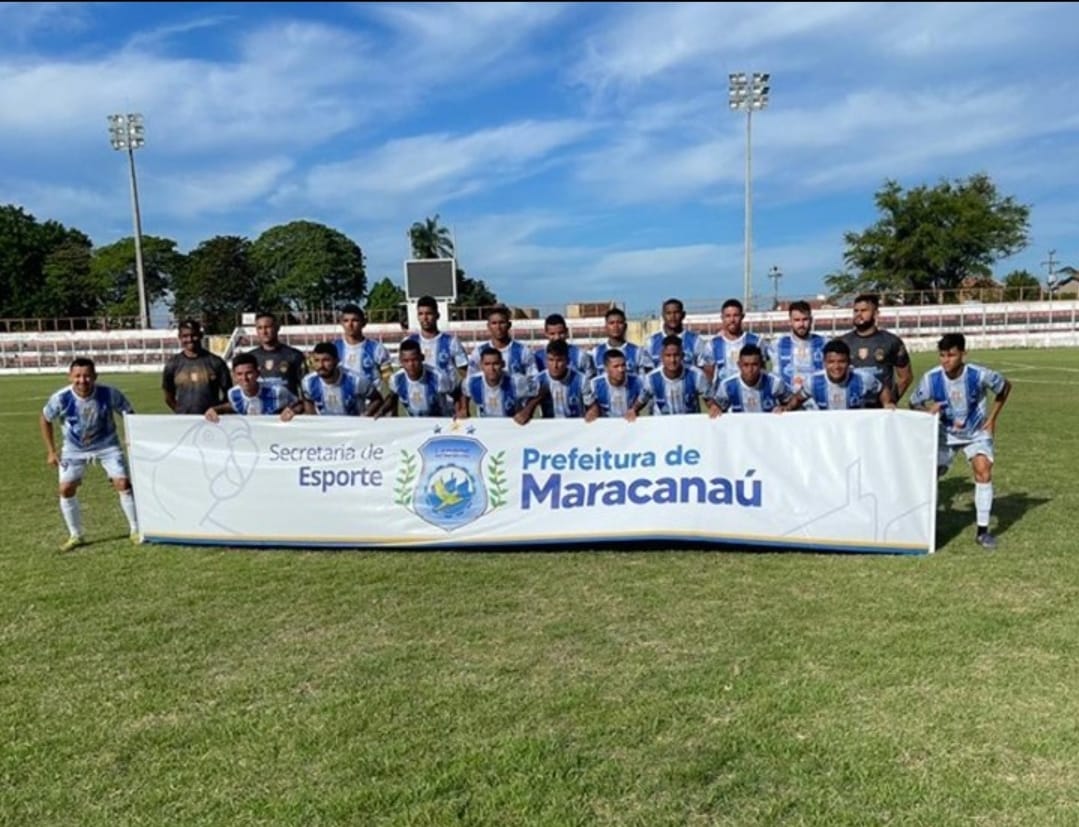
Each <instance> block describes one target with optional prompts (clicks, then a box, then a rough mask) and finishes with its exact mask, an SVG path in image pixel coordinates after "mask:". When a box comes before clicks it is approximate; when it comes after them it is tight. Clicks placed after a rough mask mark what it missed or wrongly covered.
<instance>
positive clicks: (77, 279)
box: [39, 230, 104, 318]
mask: <svg viewBox="0 0 1079 827" xmlns="http://www.w3.org/2000/svg"><path fill="white" fill-rule="evenodd" d="M92 255H93V244H92V243H91V241H90V239H89V238H88V237H87V236H85V235H84V234H83V233H81V232H79V231H78V230H71V231H69V232H68V234H67V238H65V239H64V240H63V241H61V242H60V243H59V244H57V245H56V246H55V247H53V248H52V249H51V250H50V251H49V253H48V255H46V256H45V263H44V265H43V266H42V275H43V276H44V289H43V290H42V291H41V292H40V294H39V295H40V296H41V297H42V298H43V299H44V300H45V302H46V305H45V307H46V308H48V309H45V308H42V309H41V310H40V311H39V313H40V315H50V316H69V317H78V318H86V317H91V316H97V315H100V314H101V310H102V303H101V297H102V294H103V291H104V285H102V284H101V283H100V281H98V280H97V279H95V278H94V276H93V273H92V271H91V266H90V264H91V260H92Z"/></svg>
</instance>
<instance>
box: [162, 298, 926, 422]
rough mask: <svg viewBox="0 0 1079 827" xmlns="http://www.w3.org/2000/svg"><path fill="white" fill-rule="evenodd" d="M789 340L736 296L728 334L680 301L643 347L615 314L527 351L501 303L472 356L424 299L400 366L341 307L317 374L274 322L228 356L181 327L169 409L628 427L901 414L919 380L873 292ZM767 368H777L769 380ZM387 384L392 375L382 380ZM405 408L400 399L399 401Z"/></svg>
mask: <svg viewBox="0 0 1079 827" xmlns="http://www.w3.org/2000/svg"><path fill="white" fill-rule="evenodd" d="M789 313H790V321H791V332H790V333H787V334H784V335H782V336H780V337H778V338H777V339H776V340H775V342H774V343H770V342H768V341H766V340H765V339H763V338H762V337H760V336H759V335H757V334H755V333H752V332H749V331H746V330H745V329H744V328H743V319H744V315H745V314H744V312H743V308H742V305H741V303H740V302H738V301H737V300H736V299H731V300H729V301H727V302H726V303H725V304H724V305H723V309H722V329H721V331H720V332H719V333H718V334H716V335H715V336H714V337H712V338H711V340H706V339H705V338H704V337H703V336H701V335H700V334H698V333H696V332H694V331H691V330H688V329H686V328H685V327H684V319H685V310H684V308H683V305H682V302H681V301H679V300H678V299H669V300H668V301H666V302H665V303H664V305H663V327H662V330H660V331H659V332H657V333H655V334H653V335H652V336H651V337H650V338H649V339H648V341H647V342H646V343H645V344H644V345H638V344H636V343H632V342H627V341H626V338H625V336H626V317H625V314H624V313H623V312H622V311H621V310H619V309H617V308H613V309H611V310H610V311H609V312H608V313H607V315H606V319H605V325H606V333H607V339H606V340H605V341H604V342H602V343H601V344H599V345H597V346H596V347H595V348H593V349H591V350H590V351H589V350H586V349H584V348H582V347H580V346H579V345H576V344H573V343H570V342H569V341H568V338H569V330H568V327H567V325H566V320H565V319H564V318H563V317H562V316H560V315H557V314H556V315H552V316H549V317H547V319H546V320H545V324H544V332H545V335H546V338H547V342H546V344H545V345H544V346H542V347H540V348H538V349H536V350H533V349H531V348H530V347H528V346H527V345H525V344H524V343H522V342H520V341H517V340H515V339H514V338H513V337H512V336H511V335H510V330H511V327H512V320H511V318H510V314H509V312H508V310H506V309H505V308H493V309H492V310H490V311H489V312H488V314H487V328H488V334H489V337H490V338H489V340H488V341H486V342H483V343H481V344H479V345H477V346H476V347H475V348H474V349H473V351H472V354H471V356H469V355H468V354H466V352H465V350H464V348H463V347H462V345H461V343H460V341H459V340H458V339H457V337H456V336H454V335H453V334H451V333H447V332H444V331H441V330H439V328H438V319H439V313H438V305H437V303H436V302H435V301H434V299H431V298H427V297H425V298H423V299H421V300H420V301H419V302H418V304H417V317H418V320H419V325H420V330H419V331H418V332H416V333H412V334H411V335H409V336H408V337H407V338H406V339H405V340H404V341H403V342H402V343H401V345H400V349H399V354H398V360H399V364H400V367H399V369H398V370H396V371H394V372H391V365H390V354H389V352H388V351H387V350H386V348H385V347H384V346H383V345H382V344H381V342H378V341H376V340H373V339H369V338H367V337H365V336H364V334H363V328H364V326H365V324H366V319H365V317H364V314H363V311H362V310H361V309H360V308H359V307H356V306H354V305H353V306H348V307H345V308H344V309H343V311H342V313H341V326H342V333H343V335H342V336H341V337H340V338H338V339H337V340H336V341H334V342H322V343H320V344H318V345H316V346H315V348H314V352H313V355H312V366H313V367H314V370H313V371H311V372H309V373H308V372H307V371H306V368H307V360H306V358H305V357H304V355H303V353H302V352H300V351H299V350H296V349H295V348H292V347H290V346H288V345H286V344H284V343H282V342H281V341H280V340H279V339H278V325H277V322H276V320H275V319H274V317H273V316H271V315H269V314H266V315H260V316H259V317H258V318H257V320H256V334H257V336H258V339H259V345H258V347H256V348H255V349H254V350H252V351H250V352H249V353H245V354H240V355H239V356H237V357H236V358H235V359H234V360H233V368H232V373H231V380H232V383H234V384H233V385H232V387H230V384H232V383H230V375H229V371H228V369H227V368H226V366H225V364H224V362H223V361H222V360H220V359H219V358H218V357H216V356H214V355H213V354H210V353H209V352H208V351H206V350H204V349H203V348H202V347H201V332H200V331H199V329H198V326H197V324H196V323H194V322H185V323H183V324H182V325H181V327H180V342H181V345H182V346H183V348H184V349H183V351H182V352H181V353H178V354H176V355H175V356H173V357H172V358H171V359H170V360H169V362H168V364H167V365H166V367H165V370H164V377H163V386H164V391H165V399H166V402H167V404H168V405H169V407H170V408H171V409H172V410H174V411H176V412H178V413H205V414H206V415H207V416H208V418H210V419H212V420H216V419H217V418H218V417H219V415H220V414H224V413H241V414H249V415H250V414H279V415H281V417H282V418H283V419H285V420H288V419H291V418H292V417H293V416H295V415H297V414H300V413H307V414H323V415H326V414H330V415H363V414H366V415H369V416H373V417H379V416H384V415H387V414H390V415H395V414H396V413H397V412H398V410H399V408H400V409H401V410H403V411H404V412H405V413H406V414H408V415H410V416H457V417H459V418H463V417H466V416H468V415H469V411H470V405H469V403H471V410H474V411H475V414H476V415H478V416H507V417H513V418H515V419H516V420H517V421H518V422H520V423H522V424H524V423H525V422H528V421H529V420H530V419H531V418H532V417H533V416H534V414H535V412H536V410H537V409H539V410H540V411H541V413H542V415H543V416H544V417H545V418H550V417H582V418H584V419H585V420H587V421H592V420H594V419H596V418H599V417H605V416H623V417H626V418H628V419H634V418H636V416H637V415H638V414H641V413H644V412H646V411H650V412H651V413H652V414H654V415H666V414H686V413H697V412H699V411H702V410H703V411H706V412H707V413H709V414H710V415H711V416H719V415H721V414H723V413H726V412H772V411H774V412H782V411H786V410H793V409H796V408H800V407H807V408H814V409H850V408H862V407H870V408H872V407H893V406H894V404H895V402H896V401H897V400H898V399H899V397H901V396H902V395H903V393H904V392H905V391H906V389H907V387H908V386H909V385H910V383H911V381H912V374H911V368H910V360H909V357H908V355H907V352H906V349H905V348H904V346H903V343H902V341H901V340H900V339H899V338H898V337H897V336H895V335H894V334H892V333H889V332H888V331H883V330H880V329H879V328H878V327H877V303H876V299H875V297H872V296H866V297H859V300H858V301H857V302H855V310H854V323H855V326H854V329H853V330H852V331H850V332H849V333H847V334H846V335H844V336H843V337H840V338H838V339H835V340H833V341H831V342H828V341H826V340H825V338H824V337H822V336H820V335H819V334H816V333H813V332H812V312H811V310H810V307H809V305H808V304H807V303H805V302H795V303H793V304H792V305H791V306H790V309H789ZM768 368H771V371H772V372H768ZM384 379H385V380H386V381H385V382H384ZM399 403H400V404H399Z"/></svg>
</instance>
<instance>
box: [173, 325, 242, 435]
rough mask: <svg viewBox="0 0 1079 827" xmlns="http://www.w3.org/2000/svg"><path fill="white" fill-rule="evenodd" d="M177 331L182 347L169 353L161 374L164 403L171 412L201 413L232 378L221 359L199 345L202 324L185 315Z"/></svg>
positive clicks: (222, 397) (220, 396)
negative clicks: (173, 353)
mask: <svg viewBox="0 0 1079 827" xmlns="http://www.w3.org/2000/svg"><path fill="white" fill-rule="evenodd" d="M179 335H180V347H182V348H183V350H181V351H180V352H179V353H177V354H176V355H174V356H171V357H169V360H168V361H167V362H166V363H165V370H164V371H163V373H162V376H161V389H162V390H163V391H164V392H165V404H166V405H168V406H169V408H170V410H172V412H173V413H178V414H198V415H199V416H201V415H202V414H204V413H206V411H207V410H208V409H210V408H212V407H213V406H214V405H220V404H221V403H222V402H224V401H225V394H226V393H228V389H229V388H230V387H231V386H232V379H231V378H230V375H229V368H228V365H226V364H225V360H224V359H222V358H221V357H220V356H217V355H216V354H214V353H211V352H210V351H208V350H206V348H204V347H203V346H202V325H200V324H199V323H198V322H197V321H195V320H194V319H185V320H184V321H182V322H180V329H179Z"/></svg>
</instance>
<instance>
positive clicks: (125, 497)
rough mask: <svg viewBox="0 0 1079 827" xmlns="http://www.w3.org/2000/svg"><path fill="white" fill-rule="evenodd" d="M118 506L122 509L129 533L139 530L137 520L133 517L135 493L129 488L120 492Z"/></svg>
mask: <svg viewBox="0 0 1079 827" xmlns="http://www.w3.org/2000/svg"><path fill="white" fill-rule="evenodd" d="M120 508H122V509H123V510H124V516H125V517H127V522H128V525H130V526H131V533H132V534H134V533H135V532H136V531H138V530H139V521H138V520H137V519H136V518H135V495H134V494H132V493H131V491H130V490H128V491H121V492H120Z"/></svg>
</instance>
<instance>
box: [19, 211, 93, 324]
mask: <svg viewBox="0 0 1079 827" xmlns="http://www.w3.org/2000/svg"><path fill="white" fill-rule="evenodd" d="M89 247H90V239H89V238H87V236H86V235H85V234H83V233H82V232H80V231H79V230H75V229H69V228H67V227H65V226H64V225H63V224H60V223H59V222H57V221H46V222H44V223H40V222H38V220H37V219H36V218H35V217H34V216H33V215H31V214H30V213H28V212H26V211H25V210H24V209H23V208H22V207H16V206H15V205H13V204H8V205H6V206H3V207H0V316H8V317H16V318H25V317H31V316H67V315H83V314H82V313H74V312H71V311H74V310H76V309H79V308H80V306H81V303H82V302H83V300H85V299H86V298H88V297H85V296H84V297H82V298H81V299H80V300H79V301H76V302H74V304H72V305H71V306H68V297H72V296H74V294H75V293H76V292H77V291H78V290H79V289H80V288H82V287H84V286H85V285H84V284H83V282H84V281H85V278H84V277H85V272H84V264H85V261H84V260H83V258H84V255H85V253H86V252H87V251H88V250H89ZM46 267H47V268H48V272H47V273H46ZM67 276H70V277H71V282H72V283H71V284H70V285H68V284H65V279H66V277H67ZM47 282H48V283H47ZM57 302H61V304H59V305H58V304H57Z"/></svg>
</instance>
